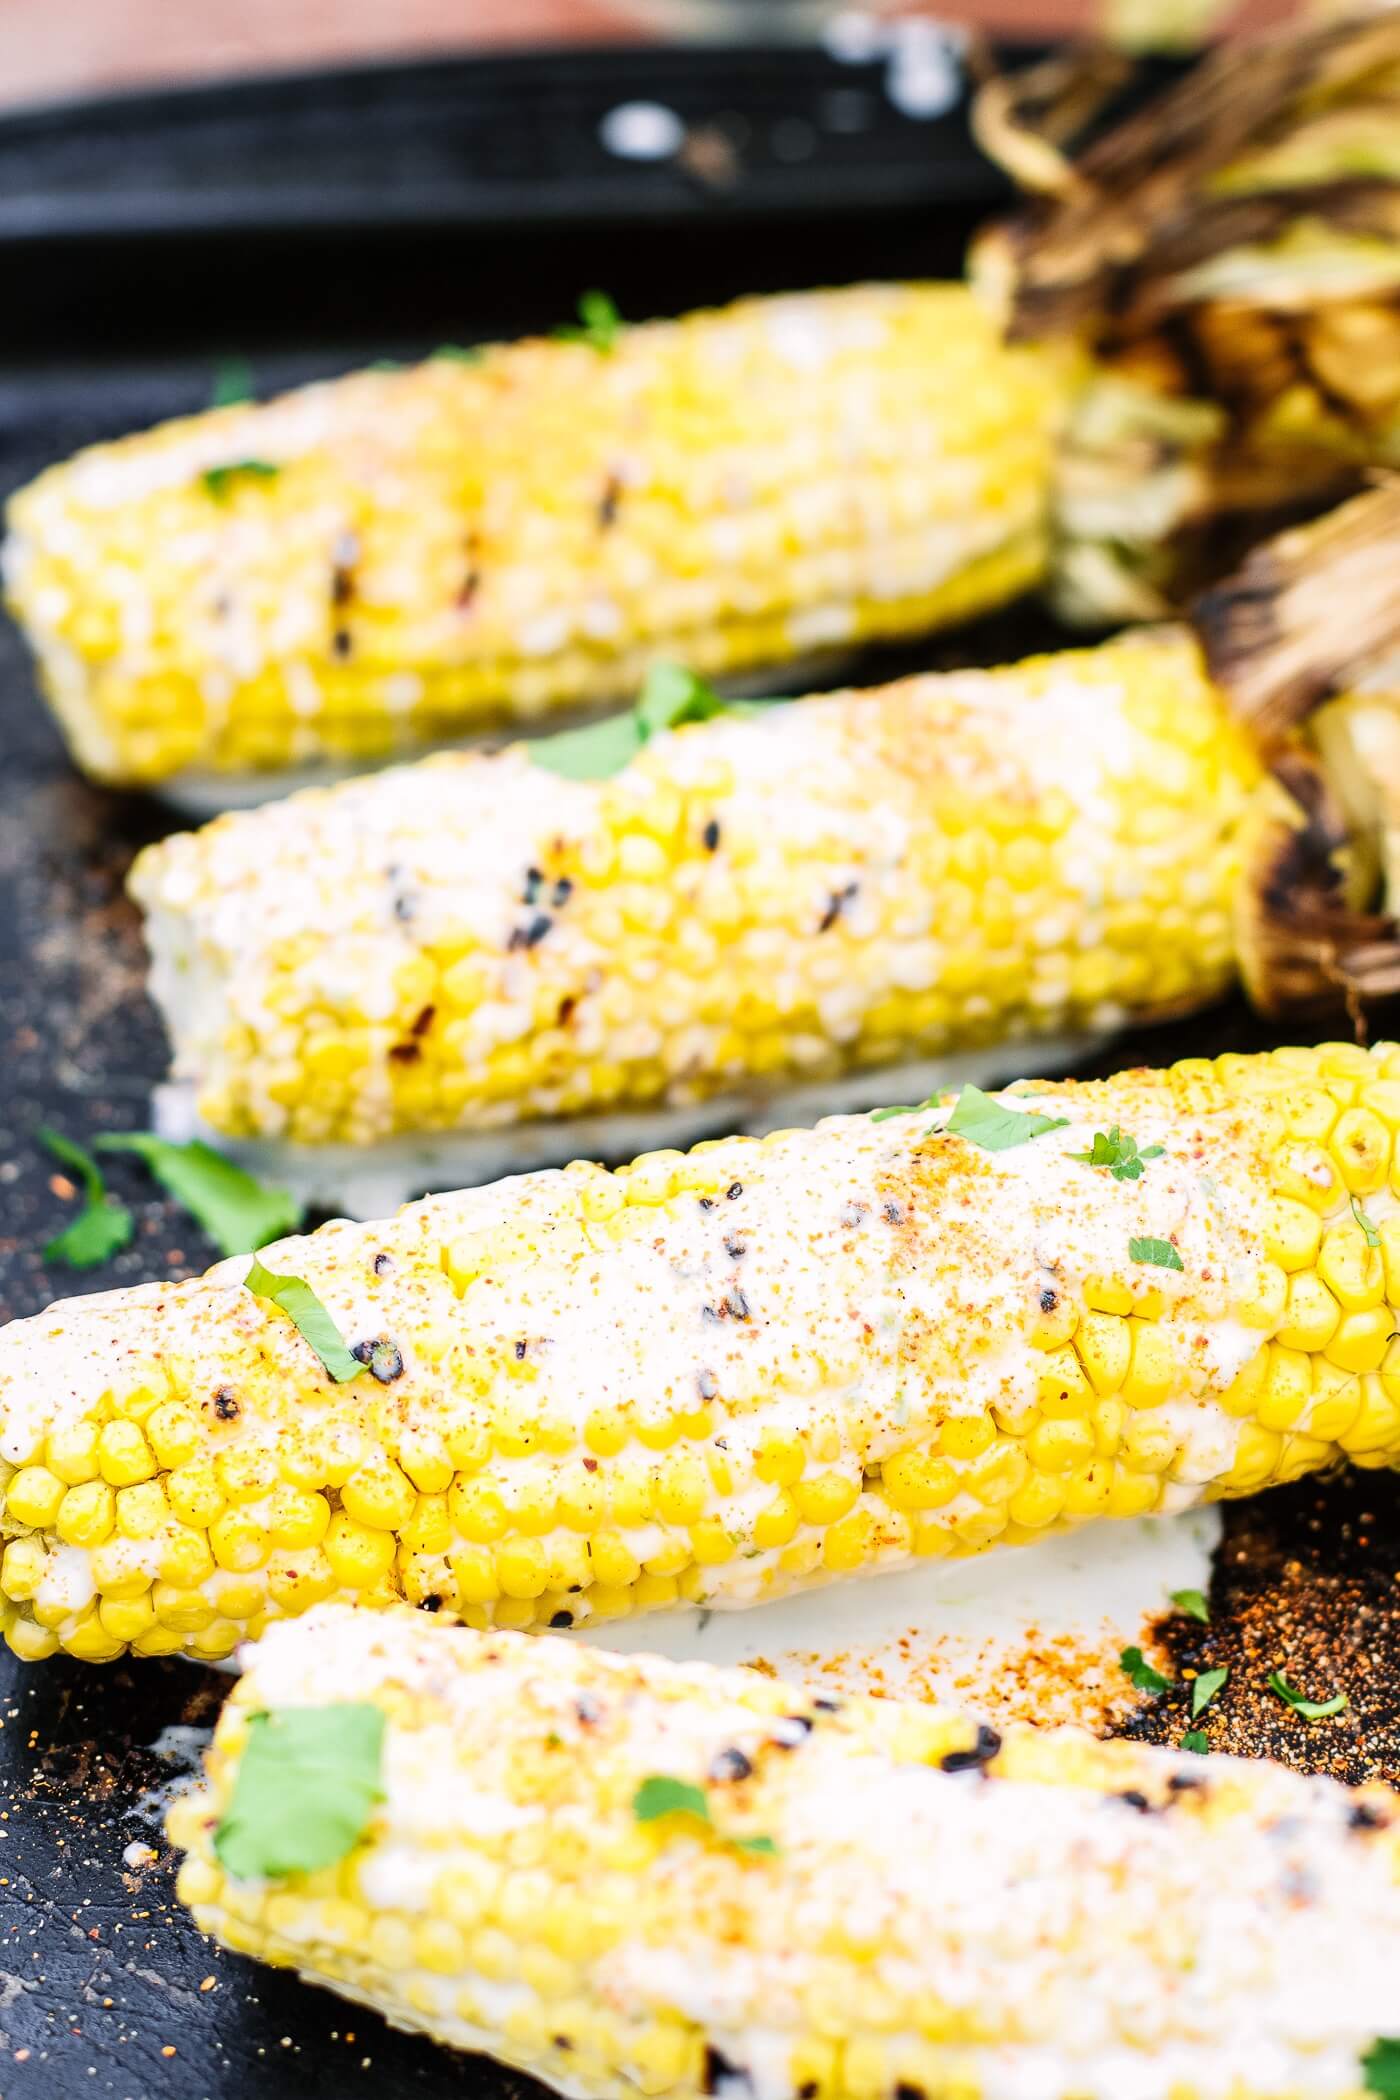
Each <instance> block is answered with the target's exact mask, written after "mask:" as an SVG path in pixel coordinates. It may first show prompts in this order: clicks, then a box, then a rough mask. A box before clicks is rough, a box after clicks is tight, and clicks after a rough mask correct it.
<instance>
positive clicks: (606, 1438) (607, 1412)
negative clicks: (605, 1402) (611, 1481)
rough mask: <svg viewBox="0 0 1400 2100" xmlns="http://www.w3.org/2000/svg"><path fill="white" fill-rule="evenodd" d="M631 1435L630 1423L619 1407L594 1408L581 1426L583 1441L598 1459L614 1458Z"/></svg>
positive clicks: (623, 1410)
mask: <svg viewBox="0 0 1400 2100" xmlns="http://www.w3.org/2000/svg"><path fill="white" fill-rule="evenodd" d="M631 1435H632V1427H631V1423H630V1421H629V1419H628V1416H627V1413H626V1411H625V1409H623V1408H620V1407H595V1408H594V1410H593V1412H592V1413H591V1414H590V1415H589V1417H588V1419H587V1421H586V1422H585V1423H584V1425H583V1441H584V1442H585V1444H587V1446H588V1448H589V1450H590V1451H594V1452H596V1453H597V1455H598V1456H599V1458H615V1457H616V1456H617V1453H618V1452H619V1451H621V1450H623V1449H624V1448H625V1446H626V1445H627V1443H628V1442H629V1440H630V1438H631Z"/></svg>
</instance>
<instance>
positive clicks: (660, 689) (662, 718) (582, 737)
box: [528, 663, 737, 780]
mask: <svg viewBox="0 0 1400 2100" xmlns="http://www.w3.org/2000/svg"><path fill="white" fill-rule="evenodd" d="M736 711H737V709H732V708H731V706H730V703H729V702H728V701H727V700H724V699H722V698H721V697H720V695H719V694H718V693H717V692H716V691H715V689H714V687H713V686H712V685H710V684H708V683H707V681H706V680H705V679H703V678H699V677H697V676H696V674H695V672H694V671H688V670H686V668H685V666H684V665H683V664H673V663H656V664H653V665H652V666H651V668H650V669H649V671H648V672H647V675H646V678H645V679H644V681H643V683H642V690H641V694H640V696H639V698H638V700H637V704H636V706H635V707H633V708H630V709H629V710H628V712H627V713H626V714H623V715H609V716H607V717H606V719H605V720H603V721H601V722H589V723H587V724H586V725H585V726H584V727H583V728H582V729H561V730H557V731H556V732H555V734H554V735H553V736H542V737H536V738H534V739H533V740H532V742H531V743H530V745H529V747H528V752H529V756H530V758H531V759H533V760H534V762H535V764H536V765H539V766H543V767H544V768H545V770H546V772H549V773H559V774H562V775H563V777H564V778H565V779H566V780H608V779H611V777H612V775H613V774H614V773H620V772H621V771H622V769H623V767H624V766H627V765H630V764H631V762H632V760H633V759H634V758H635V757H636V756H637V753H638V752H639V751H640V750H641V748H642V746H643V745H644V744H647V743H649V742H650V741H651V739H652V738H653V737H654V736H662V735H664V734H665V732H666V731H667V730H668V729H683V728H685V727H686V726H687V724H688V723H691V722H709V721H713V719H714V717H715V716H716V715H723V714H729V713H731V712H736Z"/></svg>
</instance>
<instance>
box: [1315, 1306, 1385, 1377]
mask: <svg viewBox="0 0 1400 2100" xmlns="http://www.w3.org/2000/svg"><path fill="white" fill-rule="evenodd" d="M1394 1331H1395V1327H1394V1319H1393V1316H1392V1314H1391V1311H1390V1307H1389V1306H1388V1305H1376V1306H1373V1307H1372V1308H1371V1310H1370V1311H1369V1312H1354V1313H1344V1314H1343V1316H1342V1320H1341V1324H1340V1326H1339V1327H1338V1328H1337V1331H1336V1333H1335V1334H1334V1335H1333V1337H1332V1339H1331V1341H1330V1342H1329V1343H1328V1344H1327V1347H1326V1349H1325V1350H1324V1351H1323V1354H1324V1355H1325V1356H1326V1358H1327V1360H1328V1362H1329V1363H1334V1364H1339V1365H1340V1366H1341V1368H1342V1369H1343V1370H1344V1371H1378V1370H1379V1369H1380V1367H1381V1363H1382V1361H1383V1360H1384V1357H1385V1352H1386V1348H1387V1345H1388V1344H1389V1341H1390V1337H1391V1335H1392V1334H1393V1333H1394Z"/></svg>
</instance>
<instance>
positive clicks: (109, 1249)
mask: <svg viewBox="0 0 1400 2100" xmlns="http://www.w3.org/2000/svg"><path fill="white" fill-rule="evenodd" d="M34 1135H35V1136H36V1137H37V1139H38V1140H39V1143H40V1144H41V1145H42V1146H43V1147H44V1150H45V1151H46V1152H49V1153H51V1154H52V1155H53V1157H54V1158H55V1159H56V1160H58V1161H59V1163H60V1164H61V1165H62V1166H65V1167H71V1168H72V1170H73V1172H74V1173H75V1174H76V1175H77V1176H78V1178H79V1180H80V1181H81V1182H82V1184H83V1207H82V1209H81V1210H80V1211H79V1213H78V1215H77V1217H76V1218H74V1219H73V1220H72V1222H71V1223H70V1224H68V1225H65V1226H64V1228H63V1230H62V1232H60V1233H58V1234H56V1235H55V1237H54V1238H53V1239H51V1240H50V1241H49V1242H48V1245H47V1246H46V1247H45V1248H44V1260H45V1261H51V1262H61V1263H63V1265H64V1266H65V1267H67V1268H70V1269H95V1268H97V1267H98V1266H99V1265H100V1264H101V1263H102V1262H104V1261H110V1260H111V1258H112V1256H113V1255H114V1254H120V1252H121V1250H122V1248H123V1247H125V1246H126V1245H127V1244H128V1242H129V1241H130V1239H131V1235H132V1233H133V1231H134V1230H135V1227H134V1225H133V1223H132V1217H131V1212H130V1211H129V1210H128V1209H127V1208H126V1206H125V1204H122V1203H115V1202H113V1200H112V1198H111V1197H110V1196H109V1195H108V1194H107V1184H106V1182H105V1181H104V1180H103V1179H102V1174H101V1170H100V1169H99V1167H98V1165H97V1162H96V1160H95V1159H94V1158H93V1157H92V1155H91V1153H88V1152H84V1150H83V1148H82V1146H81V1145H75V1144H74V1143H73V1140H72V1139H71V1138H66V1137H64V1136H63V1134H62V1132H61V1131H57V1130H50V1129H48V1128H47V1126H44V1127H41V1128H40V1129H38V1130H36V1131H35V1133H34Z"/></svg>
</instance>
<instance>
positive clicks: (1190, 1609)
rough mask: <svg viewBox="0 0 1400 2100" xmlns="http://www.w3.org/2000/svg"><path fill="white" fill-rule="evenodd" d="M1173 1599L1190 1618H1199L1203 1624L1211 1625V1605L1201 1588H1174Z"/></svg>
mask: <svg viewBox="0 0 1400 2100" xmlns="http://www.w3.org/2000/svg"><path fill="white" fill-rule="evenodd" d="M1171 1601H1172V1603H1173V1604H1174V1605H1175V1606H1176V1608H1177V1610H1178V1611H1182V1612H1185V1614H1186V1616H1187V1618H1188V1619H1199V1620H1200V1622H1201V1624H1202V1626H1209V1624H1210V1606H1209V1605H1208V1604H1207V1603H1206V1600H1205V1598H1204V1597H1203V1596H1202V1594H1201V1592H1200V1591H1199V1590H1173V1591H1172V1593H1171Z"/></svg>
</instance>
